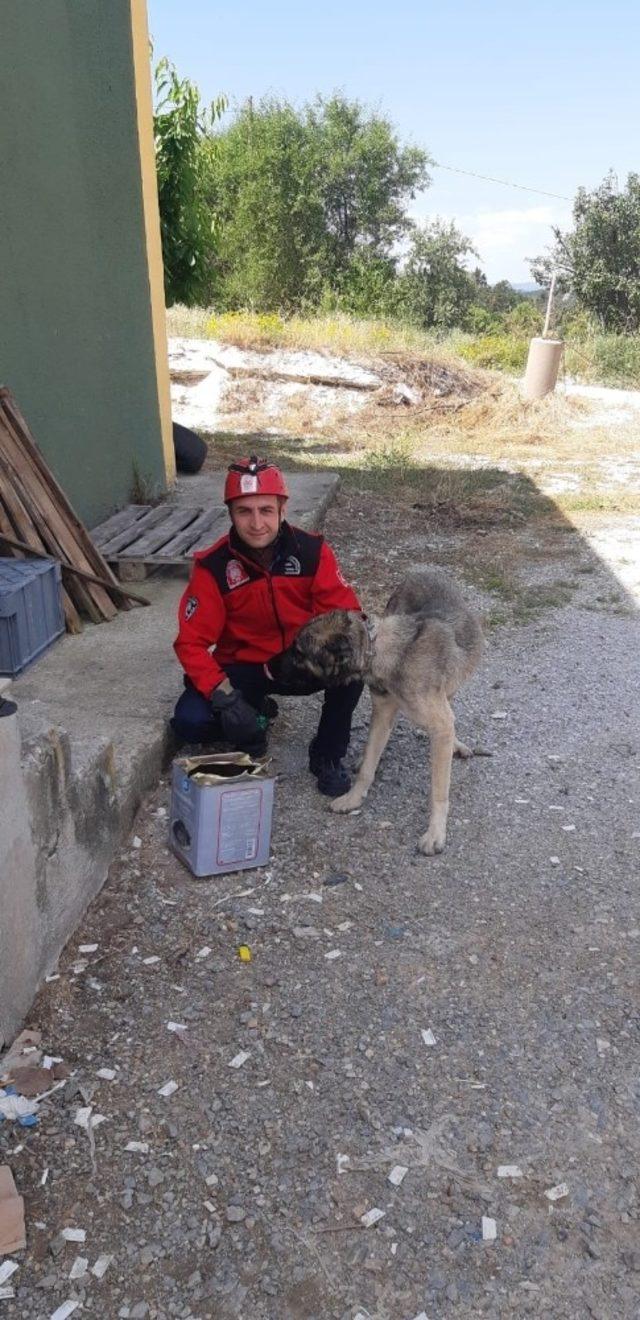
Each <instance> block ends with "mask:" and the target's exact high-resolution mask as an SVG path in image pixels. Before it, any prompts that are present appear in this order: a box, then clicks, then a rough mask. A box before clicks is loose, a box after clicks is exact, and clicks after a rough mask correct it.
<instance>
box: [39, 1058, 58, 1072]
mask: <svg viewBox="0 0 640 1320" xmlns="http://www.w3.org/2000/svg"><path fill="white" fill-rule="evenodd" d="M56 1063H62V1056H61V1055H60V1054H45V1056H44V1059H43V1060H42V1067H43V1068H46V1069H47V1072H50V1071H51V1069H52V1068H53V1067H54V1065H55V1064H56Z"/></svg>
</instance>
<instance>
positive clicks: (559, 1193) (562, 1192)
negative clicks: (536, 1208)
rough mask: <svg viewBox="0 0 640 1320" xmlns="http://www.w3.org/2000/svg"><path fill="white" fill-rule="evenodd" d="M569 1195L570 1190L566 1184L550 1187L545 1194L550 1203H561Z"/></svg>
mask: <svg viewBox="0 0 640 1320" xmlns="http://www.w3.org/2000/svg"><path fill="white" fill-rule="evenodd" d="M568 1195H569V1188H568V1186H567V1184H566V1183H556V1185H555V1187H549V1189H548V1191H546V1192H545V1196H546V1198H547V1200H548V1201H561V1200H562V1199H563V1197H565V1196H568Z"/></svg>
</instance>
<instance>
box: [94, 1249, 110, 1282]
mask: <svg viewBox="0 0 640 1320" xmlns="http://www.w3.org/2000/svg"><path fill="white" fill-rule="evenodd" d="M112 1260H113V1256H108V1255H107V1254H106V1253H105V1255H103V1256H98V1259H97V1261H96V1263H95V1265H94V1266H93V1267H92V1270H91V1273H92V1274H93V1275H95V1277H96V1279H102V1278H104V1276H105V1274H106V1272H107V1270H108V1268H109V1266H110V1264H111V1262H112Z"/></svg>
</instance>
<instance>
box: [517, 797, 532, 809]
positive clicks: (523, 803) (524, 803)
mask: <svg viewBox="0 0 640 1320" xmlns="http://www.w3.org/2000/svg"><path fill="white" fill-rule="evenodd" d="M530 801H531V798H514V802H517V804H518V806H519V807H527V806H528V805H529V803H530Z"/></svg>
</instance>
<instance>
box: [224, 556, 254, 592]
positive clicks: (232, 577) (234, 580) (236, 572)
mask: <svg viewBox="0 0 640 1320" xmlns="http://www.w3.org/2000/svg"><path fill="white" fill-rule="evenodd" d="M248 581H249V574H248V573H247V571H246V569H244V568H243V567H242V564H241V563H239V561H238V560H237V559H230V560H229V563H228V564H227V586H228V588H229V590H230V591H233V589H234V587H241V586H242V584H243V582H248Z"/></svg>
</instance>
